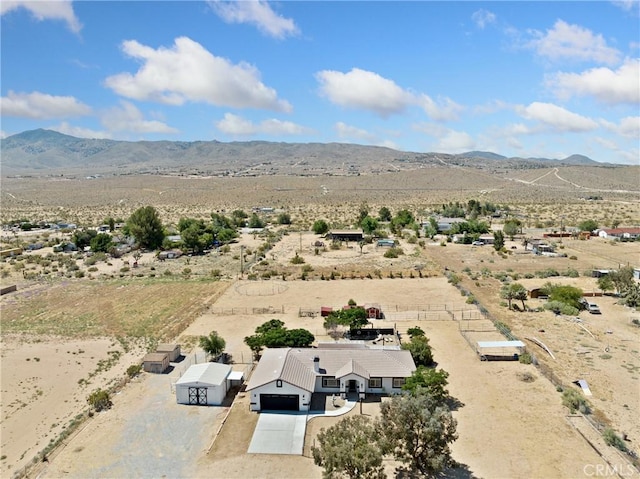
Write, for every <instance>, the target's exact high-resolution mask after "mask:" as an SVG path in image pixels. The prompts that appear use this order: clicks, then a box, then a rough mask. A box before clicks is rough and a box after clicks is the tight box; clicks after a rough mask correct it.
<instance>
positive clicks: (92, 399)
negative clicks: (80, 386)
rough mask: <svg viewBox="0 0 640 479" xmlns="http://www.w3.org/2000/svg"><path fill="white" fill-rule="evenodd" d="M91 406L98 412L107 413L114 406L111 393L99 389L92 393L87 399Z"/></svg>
mask: <svg viewBox="0 0 640 479" xmlns="http://www.w3.org/2000/svg"><path fill="white" fill-rule="evenodd" d="M87 402H88V403H89V405H90V406H91V407H92V408H93V409H95V410H96V412H100V411H105V410H107V409H109V408H110V407H111V405H112V402H111V398H110V396H109V391H104V390H102V389H97V390H95V391H94V392H92V393H91V394H90V395H89V397H88V398H87Z"/></svg>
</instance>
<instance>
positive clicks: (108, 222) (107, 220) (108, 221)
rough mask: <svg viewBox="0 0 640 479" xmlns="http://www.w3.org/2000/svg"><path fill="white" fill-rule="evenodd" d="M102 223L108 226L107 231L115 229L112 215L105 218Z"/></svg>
mask: <svg viewBox="0 0 640 479" xmlns="http://www.w3.org/2000/svg"><path fill="white" fill-rule="evenodd" d="M104 224H106V225H108V226H109V231H111V232H112V233H113V232H114V231H115V229H116V220H114V219H113V216H109V217H108V218H105V220H104Z"/></svg>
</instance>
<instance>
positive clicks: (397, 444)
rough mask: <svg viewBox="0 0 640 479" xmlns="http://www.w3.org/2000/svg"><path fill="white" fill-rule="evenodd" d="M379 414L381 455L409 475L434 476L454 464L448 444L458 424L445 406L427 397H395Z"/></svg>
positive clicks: (421, 395)
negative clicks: (400, 465)
mask: <svg viewBox="0 0 640 479" xmlns="http://www.w3.org/2000/svg"><path fill="white" fill-rule="evenodd" d="M380 413H381V419H380V421H379V422H378V423H377V424H378V428H379V431H380V436H381V437H382V438H383V439H382V440H381V442H382V446H383V447H382V450H383V452H384V453H385V454H386V453H390V454H393V456H394V457H395V458H396V460H398V461H401V462H403V463H404V464H406V465H407V466H408V468H409V471H410V473H411V474H413V475H415V474H416V473H417V474H422V475H425V476H427V477H435V476H436V475H438V474H439V473H440V472H442V471H443V470H444V469H445V468H447V467H450V466H453V465H454V464H455V463H454V461H453V458H452V457H451V449H450V447H449V444H451V443H452V442H454V441H455V440H456V439H457V438H458V435H457V433H456V427H457V422H456V420H455V419H453V416H452V415H451V411H450V410H449V408H448V407H447V406H446V405H443V404H441V403H439V402H438V401H437V400H436V399H435V398H432V397H431V396H429V395H428V394H418V395H415V396H414V395H397V396H393V397H391V400H390V401H385V402H383V403H382V404H381V405H380Z"/></svg>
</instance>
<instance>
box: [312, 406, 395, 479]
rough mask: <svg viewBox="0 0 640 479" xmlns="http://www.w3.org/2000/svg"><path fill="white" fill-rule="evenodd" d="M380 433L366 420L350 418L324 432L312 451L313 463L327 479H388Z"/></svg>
mask: <svg viewBox="0 0 640 479" xmlns="http://www.w3.org/2000/svg"><path fill="white" fill-rule="evenodd" d="M377 436H378V431H377V430H376V428H375V427H374V425H373V423H372V422H371V420H370V419H369V418H368V417H366V416H350V417H346V418H344V419H342V420H341V421H340V422H338V423H337V424H335V425H334V426H332V427H330V428H329V429H326V430H325V429H324V428H322V429H321V430H320V432H319V433H318V436H317V438H316V442H317V444H318V445H317V446H315V445H314V446H313V447H312V448H311V452H312V454H313V462H314V463H315V464H316V465H317V466H320V467H322V468H323V469H324V471H323V474H322V477H323V478H325V479H338V478H342V477H347V478H350V479H359V478H363V479H381V478H384V477H386V475H385V473H384V466H383V464H382V458H383V453H382V448H381V446H380V443H379V441H378V440H377Z"/></svg>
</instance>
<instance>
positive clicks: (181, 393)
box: [176, 363, 231, 406]
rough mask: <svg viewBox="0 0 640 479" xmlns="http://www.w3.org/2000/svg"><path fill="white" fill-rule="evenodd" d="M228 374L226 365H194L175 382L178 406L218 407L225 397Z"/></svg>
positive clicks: (229, 369) (228, 370)
mask: <svg viewBox="0 0 640 479" xmlns="http://www.w3.org/2000/svg"><path fill="white" fill-rule="evenodd" d="M230 373H231V366H229V365H228V364H220V363H203V364H194V365H193V366H191V367H189V369H187V370H186V372H185V373H184V374H183V375H182V377H181V378H180V379H178V382H176V400H177V401H178V404H199V405H203V406H204V405H206V406H220V405H221V404H222V402H223V401H224V398H225V396H226V395H227V389H228V377H229V374H230Z"/></svg>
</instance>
